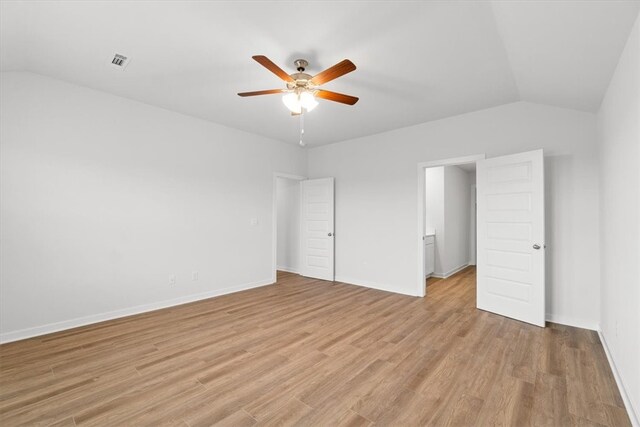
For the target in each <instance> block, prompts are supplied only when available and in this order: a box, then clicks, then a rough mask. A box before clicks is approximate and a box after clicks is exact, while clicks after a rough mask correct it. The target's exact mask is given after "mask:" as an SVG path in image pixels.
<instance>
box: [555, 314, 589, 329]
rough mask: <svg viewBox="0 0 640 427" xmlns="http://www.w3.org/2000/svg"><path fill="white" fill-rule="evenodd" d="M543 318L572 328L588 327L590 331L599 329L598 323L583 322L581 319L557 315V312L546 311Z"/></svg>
mask: <svg viewBox="0 0 640 427" xmlns="http://www.w3.org/2000/svg"><path fill="white" fill-rule="evenodd" d="M545 320H546V321H547V322H551V323H558V324H560V325H565V326H573V327H574V328H581V329H589V330H590V331H598V330H600V325H598V324H597V323H593V322H585V321H583V320H576V319H571V318H569V317H565V316H558V315H557V314H551V313H547V314H546V315H545Z"/></svg>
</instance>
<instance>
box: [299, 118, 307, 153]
mask: <svg viewBox="0 0 640 427" xmlns="http://www.w3.org/2000/svg"><path fill="white" fill-rule="evenodd" d="M303 137H304V109H300V146H301V147H304V146H305V145H307V144H305V142H304V141H303Z"/></svg>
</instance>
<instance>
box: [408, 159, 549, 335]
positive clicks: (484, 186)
mask: <svg viewBox="0 0 640 427" xmlns="http://www.w3.org/2000/svg"><path fill="white" fill-rule="evenodd" d="M471 163H475V166H476V174H475V175H476V187H475V188H476V190H477V191H476V193H477V195H476V201H477V203H476V204H475V207H476V209H475V210H476V213H475V220H476V223H475V225H476V226H475V236H476V243H475V247H476V251H477V254H476V256H475V259H476V260H477V272H476V280H475V285H476V307H477V308H478V309H481V310H485V311H489V312H492V313H495V314H499V315H502V316H506V317H511V318H513V319H516V320H520V321H524V322H527V323H531V324H533V325H537V326H541V327H544V325H545V312H546V311H545V281H544V278H545V273H544V272H545V255H544V248H545V245H544V235H545V234H544V229H545V227H544V154H543V151H542V150H534V151H528V152H523V153H517V154H510V155H503V156H500V157H493V158H490V159H485V156H484V155H478V156H469V157H462V158H455V159H448V160H441V161H435V162H427V163H420V164H418V221H419V223H418V232H419V236H418V237H419V240H418V242H417V243H418V284H417V290H416V291H417V292H416V294H417V295H418V296H421V297H422V296H425V294H426V293H427V286H426V281H425V277H426V273H427V272H428V271H429V269H428V266H429V264H428V263H427V262H425V253H426V251H425V247H426V246H427V243H428V242H425V240H427V239H431V240H435V239H434V237H437V236H438V230H443V231H444V233H445V234H446V233H449V232H452V231H453V234H454V235H456V234H460V233H456V232H457V231H458V230H460V229H463V228H464V225H460V226H459V227H453V228H448V227H447V225H446V222H445V223H444V225H442V224H440V223H438V222H437V221H434V220H432V219H430V218H427V216H428V215H430V214H428V213H427V210H428V208H430V207H432V206H433V204H434V203H433V202H432V203H431V204H429V203H428V202H427V193H428V188H427V182H428V181H427V176H428V175H429V174H431V173H432V170H434V171H435V170H436V168H438V167H444V168H443V169H442V170H443V171H444V170H446V169H447V167H448V166H459V165H467V164H471ZM452 170H453V169H452ZM427 171H429V172H427ZM434 174H435V172H434ZM442 174H443V175H444V172H443V173H442ZM440 191H441V192H442V193H446V191H445V188H444V187H442V189H441V190H440ZM441 197H442V198H443V199H444V194H443V195H442V196H441ZM458 199H459V200H462V198H458ZM443 203H445V202H443ZM436 204H437V203H436ZM444 209H445V210H446V203H445V208H444ZM450 216H455V215H449V213H447V212H446V211H445V212H444V214H443V217H447V219H450V218H449V217H450ZM460 224H462V223H460ZM469 225H470V227H471V224H469ZM442 241H444V250H443V251H441V252H444V256H449V250H447V248H449V249H451V248H452V247H455V244H454V245H450V244H449V243H448V239H446V237H445V238H441V239H440V242H441V244H442ZM435 243H436V247H437V242H435ZM459 243H460V242H458V245H459ZM432 252H435V251H432ZM470 254H471V252H469V251H468V252H467V256H468V258H467V259H469V260H471V259H472V257H470V256H469V255H470ZM456 262H458V264H456ZM456 262H454V263H451V262H450V261H449V260H446V261H441V263H442V265H441V266H440V268H441V271H442V272H443V273H442V274H443V275H444V276H445V277H446V275H448V274H452V273H455V271H456V270H459V269H461V268H464V265H463V264H460V261H459V260H458V261H456ZM446 263H448V264H446ZM447 267H448V268H449V269H447ZM433 268H434V272H436V274H437V271H436V270H437V268H438V266H436V265H435V260H434V262H433Z"/></svg>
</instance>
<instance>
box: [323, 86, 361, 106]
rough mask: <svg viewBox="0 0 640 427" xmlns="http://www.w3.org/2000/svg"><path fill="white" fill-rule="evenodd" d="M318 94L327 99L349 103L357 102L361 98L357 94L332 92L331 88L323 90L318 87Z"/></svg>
mask: <svg viewBox="0 0 640 427" xmlns="http://www.w3.org/2000/svg"><path fill="white" fill-rule="evenodd" d="M316 96H317V97H318V98H322V99H326V100H329V101H335V102H340V103H342V104H349V105H353V104H355V103H356V102H358V99H359V98H356V97H355V96H351V95H345V94H343V93H338V92H331V91H330V90H322V89H318V90H317V91H316Z"/></svg>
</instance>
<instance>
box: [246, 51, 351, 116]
mask: <svg viewBox="0 0 640 427" xmlns="http://www.w3.org/2000/svg"><path fill="white" fill-rule="evenodd" d="M252 58H253V59H255V60H256V61H257V62H258V63H259V64H260V65H262V66H263V67H265V68H266V69H267V70H269V71H271V72H272V73H273V74H275V75H276V76H278V77H280V78H281V79H282V80H283V81H284V82H285V83H286V84H287V87H286V89H269V90H259V91H255V92H242V93H239V94H238V95H240V96H243V97H244V96H256V95H272V94H278V93H284V94H285V95H284V96H283V97H282V102H284V105H286V106H287V108H288V109H289V110H290V111H291V114H292V115H294V116H296V115H300V114H302V113H303V112H309V111H311V110H313V109H314V108H315V107H316V106H317V105H318V101H316V98H321V99H326V100H328V101H335V102H340V103H342V104H348V105H353V104H355V103H356V102H358V98H356V97H355V96H351V95H345V94H342V93H338V92H331V91H330V90H324V89H319V86H321V85H323V84H325V83H327V82H330V81H331V80H334V79H337V78H338V77H341V76H344V75H345V74H347V73H350V72H352V71H353V70H355V69H356V66H355V65H354V64H353V62H351V61H349V60H348V59H345V60H343V61H341V62H338V63H337V64H336V65H334V66H333V67H330V68H327V69H326V70H324V71H322V72H321V73H319V74H316V75H315V76H311V75H309V74H307V73H305V72H304V70H305V69H306V68H307V66H308V65H309V62H308V61H306V60H304V59H296V60H295V61H294V64H295V66H296V69H297V70H298V72H297V73H293V74H287V73H286V72H285V71H284V70H283V69H282V68H280V67H278V66H277V65H276V64H274V63H273V61H271V60H270V59H269V58H267V57H266V56H263V55H256V56H253V57H252Z"/></svg>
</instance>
